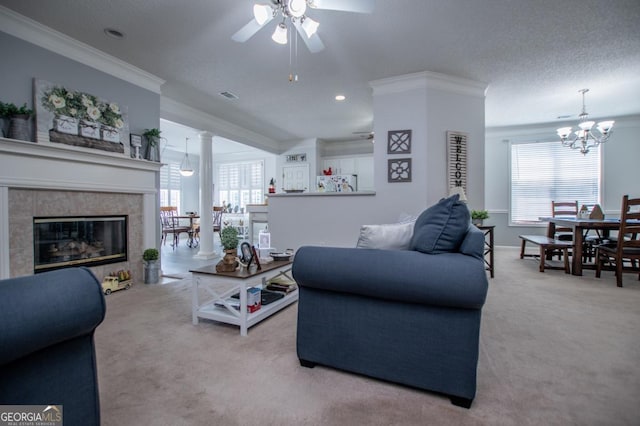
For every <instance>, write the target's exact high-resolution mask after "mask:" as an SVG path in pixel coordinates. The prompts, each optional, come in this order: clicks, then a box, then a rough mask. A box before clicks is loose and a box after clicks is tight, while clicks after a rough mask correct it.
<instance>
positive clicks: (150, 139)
mask: <svg viewBox="0 0 640 426" xmlns="http://www.w3.org/2000/svg"><path fill="white" fill-rule="evenodd" d="M160 133H162V131H161V130H160V129H156V128H153V129H145V131H144V133H142V136H144V138H145V139H146V140H147V154H146V155H145V158H146V159H147V160H151V161H160V158H159V157H160V154H159V146H160Z"/></svg>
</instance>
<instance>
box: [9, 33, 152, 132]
mask: <svg viewBox="0 0 640 426" xmlns="http://www.w3.org/2000/svg"><path fill="white" fill-rule="evenodd" d="M0 52H2V55H3V58H2V60H1V61H0V75H1V76H2V78H0V101H2V102H13V103H14V104H16V105H22V104H23V103H25V102H26V103H27V105H28V106H29V107H31V108H33V79H34V78H38V79H41V80H46V81H49V82H51V83H55V84H60V85H62V86H65V87H68V88H70V89H75V90H80V91H85V92H87V93H91V94H93V95H96V96H98V97H101V98H104V99H108V100H110V101H113V102H116V103H118V104H119V105H120V106H121V107H127V109H128V115H129V130H130V132H131V133H137V134H141V133H142V132H143V131H144V129H148V128H153V127H156V128H159V127H160V95H159V94H157V93H154V92H152V91H150V90H146V89H143V88H141V87H139V86H136V85H134V84H131V83H128V82H126V81H123V80H121V79H118V78H116V77H113V76H111V75H109V74H106V73H103V72H101V71H99V70H96V69H95V68H91V67H89V66H86V65H84V64H81V63H79V62H76V61H73V60H71V59H68V58H66V57H64V56H61V55H58V54H56V53H53V52H51V51H49V50H46V49H43V48H41V47H38V46H36V45H34V44H31V43H28V42H26V41H23V40H21V39H19V38H16V37H13V36H11V35H9V34H7V33H4V32H0Z"/></svg>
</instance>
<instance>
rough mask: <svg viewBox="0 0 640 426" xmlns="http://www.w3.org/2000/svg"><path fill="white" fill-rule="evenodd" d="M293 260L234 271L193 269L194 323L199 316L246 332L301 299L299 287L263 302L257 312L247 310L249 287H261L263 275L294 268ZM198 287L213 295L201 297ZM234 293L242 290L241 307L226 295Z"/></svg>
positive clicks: (212, 267)
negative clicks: (230, 302) (201, 298)
mask: <svg viewBox="0 0 640 426" xmlns="http://www.w3.org/2000/svg"><path fill="white" fill-rule="evenodd" d="M292 263H293V261H292V260H286V261H273V262H269V263H267V264H264V265H262V268H261V269H260V270H257V269H256V268H255V266H253V267H251V268H249V269H247V268H240V269H238V270H236V271H234V272H216V266H215V265H209V266H205V267H203V268H198V269H192V270H190V271H189V272H191V273H192V274H193V283H192V286H191V288H192V315H193V324H198V320H199V318H206V319H210V320H214V321H219V322H223V323H226V324H233V325H237V326H239V327H240V335H241V336H246V335H247V330H248V329H249V327H251V326H253V325H255V324H257V323H259V322H260V321H262V320H264V319H266V318H269V317H270V316H271V315H273V314H275V313H276V312H278V311H280V310H282V309H284V308H285V307H287V306H289V305H291V304H292V303H294V302H296V301H297V300H298V290H297V289H296V290H294V291H292V292H291V293H289V294H286V295H285V296H284V297H283V298H282V299H279V300H276V301H275V302H272V303H270V304H268V305H265V306H262V307H261V308H260V309H258V310H257V311H255V312H251V313H249V312H248V310H247V289H248V288H249V287H261V285H262V278H266V277H268V276H271V275H277V274H278V273H281V272H285V271H287V270H289V269H291V264H292ZM199 289H205V290H206V292H207V293H209V295H210V296H211V298H209V299H207V300H204V301H201V300H200V295H199ZM235 293H240V309H239V310H238V309H236V308H234V307H233V306H231V305H230V304H229V303H228V302H227V299H228V298H229V297H231V296H232V295H233V294H235Z"/></svg>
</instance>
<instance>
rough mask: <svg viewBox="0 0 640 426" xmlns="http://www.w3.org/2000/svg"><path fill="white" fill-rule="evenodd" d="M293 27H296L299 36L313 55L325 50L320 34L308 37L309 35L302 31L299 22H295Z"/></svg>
mask: <svg viewBox="0 0 640 426" xmlns="http://www.w3.org/2000/svg"><path fill="white" fill-rule="evenodd" d="M293 25H295V26H296V29H297V30H298V34H300V38H301V39H302V41H304V44H306V45H307V48H308V49H309V51H310V52H311V53H318V52H320V51H321V50H323V49H324V43H323V42H322V40H320V37H319V36H318V34H313V35H312V36H311V37H307V34H306V33H305V32H304V30H303V29H302V26H301V25H300V22H299V21H295V22H294V24H293Z"/></svg>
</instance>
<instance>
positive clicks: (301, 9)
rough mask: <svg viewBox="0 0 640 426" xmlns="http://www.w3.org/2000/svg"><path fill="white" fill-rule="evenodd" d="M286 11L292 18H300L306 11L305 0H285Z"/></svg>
mask: <svg viewBox="0 0 640 426" xmlns="http://www.w3.org/2000/svg"><path fill="white" fill-rule="evenodd" d="M287 11H288V12H289V15H291V16H292V17H294V18H300V17H302V16H303V15H304V13H305V12H306V11H307V0H287Z"/></svg>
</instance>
